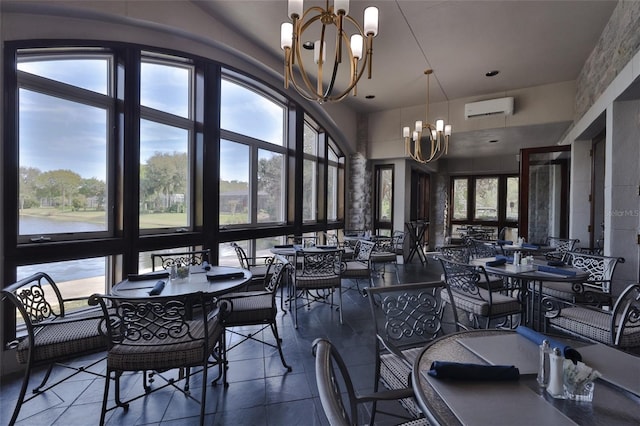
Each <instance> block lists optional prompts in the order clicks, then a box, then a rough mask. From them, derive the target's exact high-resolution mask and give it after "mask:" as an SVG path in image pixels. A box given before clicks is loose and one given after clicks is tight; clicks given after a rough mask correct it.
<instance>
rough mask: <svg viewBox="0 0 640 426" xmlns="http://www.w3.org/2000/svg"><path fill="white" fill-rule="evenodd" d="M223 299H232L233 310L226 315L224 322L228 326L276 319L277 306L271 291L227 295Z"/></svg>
mask: <svg viewBox="0 0 640 426" xmlns="http://www.w3.org/2000/svg"><path fill="white" fill-rule="evenodd" d="M238 296H241V297H238ZM223 299H225V300H230V301H231V308H230V309H231V310H230V311H229V312H227V313H226V314H225V317H224V324H225V326H227V327H233V326H237V325H246V324H256V323H260V322H265V323H267V322H270V321H274V320H275V317H276V307H275V306H274V304H273V295H272V294H271V293H265V292H264V291H263V292H260V293H259V292H250V293H249V292H248V293H241V294H239V295H236V297H233V295H229V296H225V297H223Z"/></svg>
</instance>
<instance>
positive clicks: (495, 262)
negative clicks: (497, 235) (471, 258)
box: [486, 258, 507, 266]
mask: <svg viewBox="0 0 640 426" xmlns="http://www.w3.org/2000/svg"><path fill="white" fill-rule="evenodd" d="M505 263H507V259H498V258H496V260H490V261H488V262H487V263H486V265H487V266H500V265H504V264H505Z"/></svg>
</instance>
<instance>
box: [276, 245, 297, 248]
mask: <svg viewBox="0 0 640 426" xmlns="http://www.w3.org/2000/svg"><path fill="white" fill-rule="evenodd" d="M273 248H293V244H276V245H275V246H273Z"/></svg>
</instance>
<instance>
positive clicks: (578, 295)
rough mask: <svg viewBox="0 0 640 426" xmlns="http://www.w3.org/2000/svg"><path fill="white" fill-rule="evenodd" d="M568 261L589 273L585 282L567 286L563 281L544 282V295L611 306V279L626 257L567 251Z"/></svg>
mask: <svg viewBox="0 0 640 426" xmlns="http://www.w3.org/2000/svg"><path fill="white" fill-rule="evenodd" d="M565 260H566V262H567V263H568V264H569V265H571V266H573V267H574V268H577V269H581V270H583V271H585V272H587V273H588V274H589V278H588V279H587V281H585V282H580V283H574V284H573V285H572V286H571V287H567V285H566V284H564V285H563V284H562V283H551V282H550V283H544V284H543V285H542V295H543V297H544V296H552V297H554V298H556V299H562V300H568V301H570V302H573V303H582V304H589V305H595V306H609V307H610V306H611V302H612V300H611V280H612V279H613V273H614V272H615V269H616V266H617V265H618V264H619V263H624V257H612V256H600V255H596V254H588V253H582V252H567V253H566V255H565Z"/></svg>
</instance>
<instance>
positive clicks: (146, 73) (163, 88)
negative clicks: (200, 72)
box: [140, 62, 192, 118]
mask: <svg viewBox="0 0 640 426" xmlns="http://www.w3.org/2000/svg"><path fill="white" fill-rule="evenodd" d="M191 74H192V71H191V68H189V67H184V66H176V65H167V64H158V63H150V62H142V64H141V66H140V104H141V105H143V106H146V107H150V108H154V109H157V110H159V111H164V112H168V113H170V114H175V115H178V116H180V117H185V118H189V117H190V116H191V114H190V111H191V108H190V93H191Z"/></svg>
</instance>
